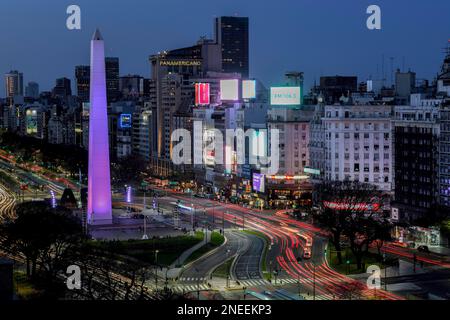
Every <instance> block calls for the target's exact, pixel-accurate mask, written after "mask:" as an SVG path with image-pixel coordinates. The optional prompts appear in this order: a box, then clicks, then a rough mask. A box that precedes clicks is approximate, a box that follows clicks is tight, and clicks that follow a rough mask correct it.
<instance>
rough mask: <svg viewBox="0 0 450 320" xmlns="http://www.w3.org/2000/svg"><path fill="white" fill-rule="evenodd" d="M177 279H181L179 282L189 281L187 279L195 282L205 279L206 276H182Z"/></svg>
mask: <svg viewBox="0 0 450 320" xmlns="http://www.w3.org/2000/svg"><path fill="white" fill-rule="evenodd" d="M179 281H181V282H184V281H186V282H189V281H192V282H197V281H206V278H195V277H183V278H180V279H179Z"/></svg>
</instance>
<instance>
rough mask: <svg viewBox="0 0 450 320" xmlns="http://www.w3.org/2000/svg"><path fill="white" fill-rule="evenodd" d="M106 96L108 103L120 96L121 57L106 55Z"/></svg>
mask: <svg viewBox="0 0 450 320" xmlns="http://www.w3.org/2000/svg"><path fill="white" fill-rule="evenodd" d="M105 70H106V96H107V100H108V104H110V103H111V102H114V101H116V100H117V99H118V97H119V58H114V57H106V58H105Z"/></svg>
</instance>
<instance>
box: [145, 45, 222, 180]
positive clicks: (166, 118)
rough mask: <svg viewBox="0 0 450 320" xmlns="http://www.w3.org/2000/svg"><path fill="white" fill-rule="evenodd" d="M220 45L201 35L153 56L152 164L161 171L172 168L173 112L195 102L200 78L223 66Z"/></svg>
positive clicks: (150, 90) (151, 82)
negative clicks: (191, 43) (193, 42)
mask: <svg viewBox="0 0 450 320" xmlns="http://www.w3.org/2000/svg"><path fill="white" fill-rule="evenodd" d="M218 57H220V47H219V45H218V44H216V43H214V42H213V41H210V40H207V39H201V40H200V41H198V43H197V44H196V45H194V46H191V47H186V48H180V49H175V50H170V51H163V52H160V53H158V54H155V55H152V56H150V59H149V60H150V63H151V79H150V81H149V82H148V84H149V88H148V90H149V96H150V111H152V117H151V121H152V125H151V130H152V135H153V136H154V137H155V138H154V139H152V144H151V150H152V158H151V166H152V167H153V168H154V170H155V172H158V173H159V174H160V175H167V174H168V173H170V170H172V161H171V160H170V157H171V139H170V137H171V133H172V131H173V124H174V121H173V119H172V118H173V116H174V114H175V113H177V111H178V110H179V109H180V108H184V107H185V106H186V105H189V104H192V103H193V102H194V92H195V91H194V90H195V87H194V84H193V81H192V80H190V79H196V78H199V77H201V76H202V75H205V74H207V72H209V71H215V72H219V71H220V70H221V61H220V59H218Z"/></svg>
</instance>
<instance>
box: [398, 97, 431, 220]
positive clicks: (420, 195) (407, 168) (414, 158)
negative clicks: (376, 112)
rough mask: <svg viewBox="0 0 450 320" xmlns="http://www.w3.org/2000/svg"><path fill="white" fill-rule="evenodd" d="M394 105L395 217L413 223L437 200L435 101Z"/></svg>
mask: <svg viewBox="0 0 450 320" xmlns="http://www.w3.org/2000/svg"><path fill="white" fill-rule="evenodd" d="M422 102H424V104H422V103H420V104H419V105H411V106H396V107H395V118H394V131H393V132H394V141H393V148H394V152H393V155H394V164H395V172H394V176H395V179H394V182H395V197H394V203H393V204H392V207H393V208H395V209H397V214H396V215H395V218H396V220H399V221H402V222H413V221H414V220H415V219H418V218H421V217H423V216H424V215H425V214H427V213H428V212H429V211H430V210H431V208H433V207H434V206H435V205H437V203H438V201H439V192H438V183H437V181H438V180H439V179H438V163H439V160H438V158H439V154H438V151H439V148H438V143H439V123H438V114H439V107H438V103H437V104H435V100H425V101H424V100H422ZM430 102H431V103H430Z"/></svg>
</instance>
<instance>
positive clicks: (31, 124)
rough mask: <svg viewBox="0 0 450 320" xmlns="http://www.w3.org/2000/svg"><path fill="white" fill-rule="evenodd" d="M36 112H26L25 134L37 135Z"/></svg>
mask: <svg viewBox="0 0 450 320" xmlns="http://www.w3.org/2000/svg"><path fill="white" fill-rule="evenodd" d="M37 122H38V119H37V112H36V110H27V112H26V127H27V128H26V129H27V134H34V133H37Z"/></svg>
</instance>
